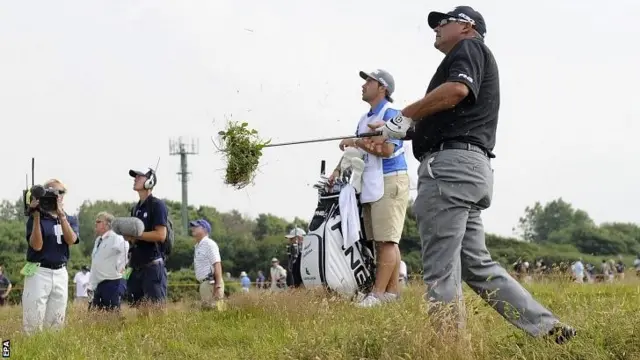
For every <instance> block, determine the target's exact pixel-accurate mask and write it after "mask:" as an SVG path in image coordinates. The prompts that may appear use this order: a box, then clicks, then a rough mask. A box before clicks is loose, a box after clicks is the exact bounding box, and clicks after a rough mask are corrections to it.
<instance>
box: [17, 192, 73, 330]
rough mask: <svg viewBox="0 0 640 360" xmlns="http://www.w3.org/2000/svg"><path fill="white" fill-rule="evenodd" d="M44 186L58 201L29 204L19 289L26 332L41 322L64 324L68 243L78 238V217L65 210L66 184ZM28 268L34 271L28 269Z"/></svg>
mask: <svg viewBox="0 0 640 360" xmlns="http://www.w3.org/2000/svg"><path fill="white" fill-rule="evenodd" d="M43 187H44V188H45V189H46V190H47V194H46V196H47V197H48V198H49V197H50V195H51V194H55V196H56V197H57V201H56V202H53V204H55V205H52V203H51V202H50V201H47V202H44V201H43V197H40V198H39V199H37V200H35V199H34V200H33V201H31V204H30V205H29V210H30V215H29V219H28V220H27V225H26V232H27V241H28V243H29V247H28V248H27V265H25V272H26V274H25V279H24V290H23V292H22V311H23V312H22V321H23V326H24V330H25V332H26V333H32V332H34V331H35V330H42V327H43V325H44V326H46V327H52V328H61V327H62V326H63V324H64V320H65V315H66V310H67V299H68V291H69V274H68V273H67V267H66V265H67V261H68V260H69V246H71V245H73V244H77V243H78V242H79V241H80V237H79V235H78V234H79V233H80V230H79V228H78V219H77V218H76V217H74V216H70V215H68V214H67V213H66V212H65V211H64V206H63V200H64V195H65V194H66V192H67V189H66V188H65V186H64V185H63V184H62V182H60V181H59V180H56V179H52V180H49V181H47V182H46V183H44V185H43ZM41 202H42V203H43V205H40V203H41ZM44 204H46V206H45V205H44ZM28 268H35V270H34V271H33V272H31V271H27V269H28Z"/></svg>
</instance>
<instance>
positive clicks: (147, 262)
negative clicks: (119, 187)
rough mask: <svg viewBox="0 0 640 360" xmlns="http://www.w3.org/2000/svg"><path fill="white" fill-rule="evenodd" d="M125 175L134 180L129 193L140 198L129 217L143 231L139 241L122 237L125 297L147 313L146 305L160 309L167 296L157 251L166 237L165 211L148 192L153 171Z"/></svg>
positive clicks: (164, 272)
mask: <svg viewBox="0 0 640 360" xmlns="http://www.w3.org/2000/svg"><path fill="white" fill-rule="evenodd" d="M129 175H130V176H131V177H133V178H134V180H133V190H135V191H136V192H138V196H139V198H140V200H139V201H138V203H137V204H136V206H135V207H134V208H133V210H132V215H133V216H135V217H137V218H138V219H140V220H142V222H143V223H144V232H143V233H142V235H141V236H140V237H139V238H133V237H130V236H125V237H124V238H125V239H126V240H127V241H129V242H131V256H130V260H129V266H130V267H131V269H132V271H131V274H130V275H129V279H128V280H127V290H128V296H127V297H128V301H129V303H130V304H131V306H132V307H138V306H139V305H141V303H143V304H144V305H145V306H143V308H142V309H141V310H143V313H145V314H148V311H149V310H150V308H149V307H147V305H154V306H156V307H158V306H161V305H163V304H164V302H165V299H166V297H167V270H166V268H165V264H164V254H163V251H162V249H161V248H162V243H164V241H165V239H166V237H167V214H168V211H167V206H166V205H165V203H164V201H162V200H161V199H158V198H156V197H155V196H153V194H152V193H151V191H152V190H153V188H154V187H155V185H156V183H157V178H156V174H155V172H154V171H153V170H151V169H149V171H147V172H146V173H144V172H141V171H135V170H130V171H129Z"/></svg>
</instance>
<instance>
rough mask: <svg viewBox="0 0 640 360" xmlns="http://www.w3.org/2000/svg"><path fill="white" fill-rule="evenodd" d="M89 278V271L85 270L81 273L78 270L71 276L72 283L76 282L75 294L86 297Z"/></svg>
mask: <svg viewBox="0 0 640 360" xmlns="http://www.w3.org/2000/svg"><path fill="white" fill-rule="evenodd" d="M90 279H91V272H89V271H87V273H86V274H83V273H82V271H78V272H77V273H76V276H75V277H74V278H73V283H74V284H76V296H82V297H86V296H88V294H87V289H88V288H89V281H90Z"/></svg>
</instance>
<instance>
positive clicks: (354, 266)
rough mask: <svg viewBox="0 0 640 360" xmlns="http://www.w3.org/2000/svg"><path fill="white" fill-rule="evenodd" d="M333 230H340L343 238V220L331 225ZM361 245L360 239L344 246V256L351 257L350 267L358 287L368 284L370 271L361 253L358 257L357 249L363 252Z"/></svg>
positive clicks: (359, 252) (360, 252)
mask: <svg viewBox="0 0 640 360" xmlns="http://www.w3.org/2000/svg"><path fill="white" fill-rule="evenodd" d="M331 230H334V231H335V230H338V232H339V233H340V239H342V221H338V222H337V223H335V224H334V225H333V226H332V227H331ZM359 245H360V242H359V241H358V242H356V243H354V244H353V245H351V246H350V247H348V248H346V249H345V248H344V246H342V250H343V254H344V256H345V257H346V258H348V259H349V267H350V268H351V271H353V277H354V278H355V279H356V283H357V284H358V287H361V286H364V285H365V284H366V282H367V278H368V276H369V271H368V270H367V268H366V267H365V266H364V261H362V257H361V255H358V256H357V257H356V250H358V254H362V253H363V252H362V248H360V247H359Z"/></svg>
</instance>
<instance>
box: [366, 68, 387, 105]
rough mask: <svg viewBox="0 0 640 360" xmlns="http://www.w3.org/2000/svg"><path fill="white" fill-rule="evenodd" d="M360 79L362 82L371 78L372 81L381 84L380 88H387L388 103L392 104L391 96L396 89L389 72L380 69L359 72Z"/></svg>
mask: <svg viewBox="0 0 640 360" xmlns="http://www.w3.org/2000/svg"><path fill="white" fill-rule="evenodd" d="M360 77H361V78H363V79H364V80H367V79H368V78H372V79H373V80H375V81H377V82H379V83H380V84H382V86H384V87H385V88H387V97H388V98H389V101H391V102H393V99H392V98H391V95H392V94H393V92H394V91H395V89H396V82H395V80H393V76H391V74H389V72H387V71H385V70H382V69H377V70H375V71H371V72H364V71H360Z"/></svg>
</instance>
